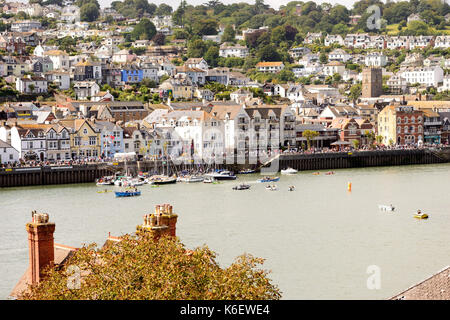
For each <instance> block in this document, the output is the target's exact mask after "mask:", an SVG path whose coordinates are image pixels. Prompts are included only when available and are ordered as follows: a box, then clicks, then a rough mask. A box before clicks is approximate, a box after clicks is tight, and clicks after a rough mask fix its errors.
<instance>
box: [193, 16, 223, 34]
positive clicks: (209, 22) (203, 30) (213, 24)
mask: <svg viewBox="0 0 450 320" xmlns="http://www.w3.org/2000/svg"><path fill="white" fill-rule="evenodd" d="M217 28H218V24H217V21H216V20H215V19H206V20H197V21H196V22H195V23H194V25H193V26H192V29H193V32H194V34H196V35H199V36H205V35H214V34H217Z"/></svg>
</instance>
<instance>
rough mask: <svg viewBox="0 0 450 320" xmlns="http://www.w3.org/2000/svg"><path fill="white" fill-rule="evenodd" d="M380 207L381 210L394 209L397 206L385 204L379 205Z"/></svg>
mask: <svg viewBox="0 0 450 320" xmlns="http://www.w3.org/2000/svg"><path fill="white" fill-rule="evenodd" d="M378 209H380V210H381V211H394V210H395V207H394V206H392V205H389V206H386V205H383V204H380V205H378Z"/></svg>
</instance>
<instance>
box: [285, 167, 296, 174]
mask: <svg viewBox="0 0 450 320" xmlns="http://www.w3.org/2000/svg"><path fill="white" fill-rule="evenodd" d="M297 172H298V170H295V169H293V168H287V169H284V170H281V174H296V173H297Z"/></svg>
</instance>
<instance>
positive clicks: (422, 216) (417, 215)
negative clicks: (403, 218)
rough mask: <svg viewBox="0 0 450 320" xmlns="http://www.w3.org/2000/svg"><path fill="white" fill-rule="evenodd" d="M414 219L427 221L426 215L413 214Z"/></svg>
mask: <svg viewBox="0 0 450 320" xmlns="http://www.w3.org/2000/svg"><path fill="white" fill-rule="evenodd" d="M414 218H416V219H428V215H427V214H426V213H422V214H415V215H414Z"/></svg>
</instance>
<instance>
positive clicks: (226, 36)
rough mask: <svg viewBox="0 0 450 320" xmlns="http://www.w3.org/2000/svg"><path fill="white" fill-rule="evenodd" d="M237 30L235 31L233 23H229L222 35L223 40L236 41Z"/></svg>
mask: <svg viewBox="0 0 450 320" xmlns="http://www.w3.org/2000/svg"><path fill="white" fill-rule="evenodd" d="M235 36H236V32H235V31H234V29H233V27H232V26H231V25H227V26H226V27H225V30H224V31H223V35H222V39H221V40H222V42H234V41H235Z"/></svg>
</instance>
